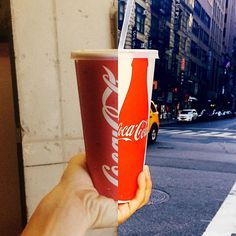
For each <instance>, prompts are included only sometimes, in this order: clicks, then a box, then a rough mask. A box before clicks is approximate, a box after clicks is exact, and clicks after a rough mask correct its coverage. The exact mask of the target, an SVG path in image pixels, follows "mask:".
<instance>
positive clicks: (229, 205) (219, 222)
mask: <svg viewBox="0 0 236 236" xmlns="http://www.w3.org/2000/svg"><path fill="white" fill-rule="evenodd" d="M235 234H236V182H235V184H234V186H233V187H232V189H231V191H230V193H229V195H228V196H227V197H226V199H225V200H224V202H223V204H222V205H221V207H220V209H219V210H218V212H217V213H216V215H215V217H214V218H213V220H212V221H211V223H210V224H209V225H208V227H207V229H206V231H205V232H204V234H203V235H202V236H233V235H235Z"/></svg>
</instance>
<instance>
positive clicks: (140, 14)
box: [135, 3, 145, 34]
mask: <svg viewBox="0 0 236 236" xmlns="http://www.w3.org/2000/svg"><path fill="white" fill-rule="evenodd" d="M135 13H136V17H135V23H136V28H137V31H138V32H140V33H142V34H144V26H145V15H144V8H142V7H141V6H140V5H139V4H137V3H136V10H135Z"/></svg>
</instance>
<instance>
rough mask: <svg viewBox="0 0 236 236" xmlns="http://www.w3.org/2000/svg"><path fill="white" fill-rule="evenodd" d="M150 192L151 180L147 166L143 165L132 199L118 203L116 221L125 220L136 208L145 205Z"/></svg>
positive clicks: (121, 221)
mask: <svg viewBox="0 0 236 236" xmlns="http://www.w3.org/2000/svg"><path fill="white" fill-rule="evenodd" d="M151 192H152V181H151V175H150V171H149V168H148V166H145V167H144V170H143V172H141V173H140V174H139V177H138V190H137V192H136V196H135V198H134V199H133V200H131V201H129V202H128V203H125V204H119V205H118V223H119V224H121V223H123V222H124V221H126V220H127V219H128V218H129V217H130V216H131V215H132V214H134V212H135V211H136V210H138V209H139V208H141V207H143V206H144V205H146V204H147V203H148V201H149V199H150V196H151Z"/></svg>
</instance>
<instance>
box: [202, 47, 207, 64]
mask: <svg viewBox="0 0 236 236" xmlns="http://www.w3.org/2000/svg"><path fill="white" fill-rule="evenodd" d="M202 62H203V63H207V52H206V51H205V50H202Z"/></svg>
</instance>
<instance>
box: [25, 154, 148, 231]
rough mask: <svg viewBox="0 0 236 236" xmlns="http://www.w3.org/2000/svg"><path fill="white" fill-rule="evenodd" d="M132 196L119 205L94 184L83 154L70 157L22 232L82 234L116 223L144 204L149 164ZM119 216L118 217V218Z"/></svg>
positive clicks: (146, 193)
mask: <svg viewBox="0 0 236 236" xmlns="http://www.w3.org/2000/svg"><path fill="white" fill-rule="evenodd" d="M138 184H139V188H138V190H137V194H136V196H135V198H134V199H133V200H131V201H130V202H129V203H126V204H121V205H118V216H117V203H116V202H115V201H114V200H113V199H109V198H106V197H103V196H101V195H99V194H98V192H97V190H96V189H95V188H94V186H93V183H92V181H91V178H90V176H89V174H88V171H87V167H86V162H85V155H83V154H80V155H78V156H76V157H74V158H72V159H71V161H70V162H69V164H68V167H67V168H66V170H65V172H64V174H63V176H62V178H61V180H60V182H59V184H58V185H57V186H56V187H55V188H54V189H53V190H52V191H51V192H50V193H49V194H47V195H46V196H45V197H44V198H43V199H42V201H41V202H40V204H39V205H38V207H37V208H36V210H35V212H34V214H33V215H32V217H31V219H30V220H29V222H28V224H27V226H26V228H25V230H24V231H23V233H22V236H64V235H66V236H76V235H78V236H81V235H84V234H85V232H86V231H87V230H88V229H91V228H106V227H116V226H117V225H118V223H123V222H124V221H125V220H127V219H128V218H129V217H130V216H131V215H132V214H133V213H134V212H135V211H136V210H137V209H139V208H140V207H142V206H143V205H145V204H146V203H147V202H148V200H149V197H150V194H151V188H152V183H151V178H150V173H149V170H148V167H145V168H144V171H143V172H142V173H140V175H139V177H138ZM117 218H118V220H117Z"/></svg>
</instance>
